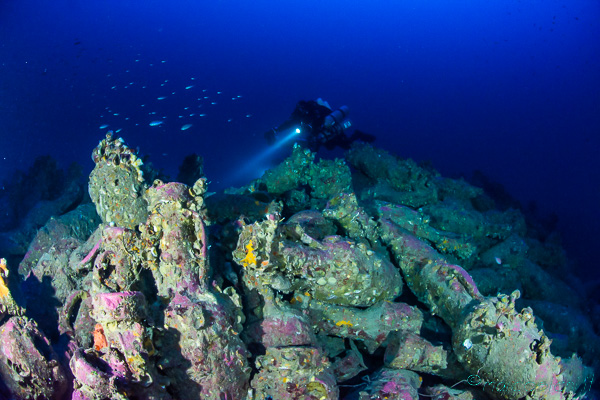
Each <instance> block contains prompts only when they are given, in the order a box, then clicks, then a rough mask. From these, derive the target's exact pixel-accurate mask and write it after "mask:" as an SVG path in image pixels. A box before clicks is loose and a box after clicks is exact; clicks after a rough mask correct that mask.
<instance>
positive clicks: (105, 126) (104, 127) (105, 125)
mask: <svg viewBox="0 0 600 400" xmlns="http://www.w3.org/2000/svg"><path fill="white" fill-rule="evenodd" d="M108 127H109V125H108V124H104V125H100V127H99V128H98V129H106V128H108Z"/></svg>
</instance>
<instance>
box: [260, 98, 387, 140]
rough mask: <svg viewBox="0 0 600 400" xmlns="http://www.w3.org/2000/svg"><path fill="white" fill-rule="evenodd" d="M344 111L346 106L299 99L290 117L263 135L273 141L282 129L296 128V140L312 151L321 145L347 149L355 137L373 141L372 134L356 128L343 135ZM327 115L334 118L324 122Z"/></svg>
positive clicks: (345, 115) (345, 111)
mask: <svg viewBox="0 0 600 400" xmlns="http://www.w3.org/2000/svg"><path fill="white" fill-rule="evenodd" d="M319 100H320V99H319ZM347 112H348V108H347V107H341V108H340V109H337V110H335V111H332V110H331V108H329V107H327V106H325V105H323V103H322V102H321V103H320V102H318V101H315V100H309V101H305V100H301V101H299V102H298V104H296V108H295V109H294V111H293V112H292V115H291V116H290V118H289V119H288V120H287V121H285V122H284V123H283V124H281V125H279V126H278V127H276V128H273V129H271V130H270V131H268V132H267V133H265V137H266V139H267V142H268V143H269V144H273V143H274V142H275V141H276V140H277V138H278V137H279V136H280V135H281V133H282V132H285V131H287V130H290V129H294V128H299V129H300V131H301V136H300V137H299V138H298V140H297V141H303V142H304V143H305V144H306V146H307V147H308V148H309V149H311V150H312V151H317V150H318V149H319V147H321V146H325V147H326V148H327V149H329V150H332V149H334V148H335V147H341V148H342V149H346V150H347V149H349V148H350V145H351V144H352V142H354V141H355V140H362V141H365V142H372V141H374V140H375V137H374V136H372V135H369V134H366V133H363V132H360V131H358V130H356V131H355V132H354V134H352V136H350V137H348V136H346V135H345V134H344V129H345V127H347V126H349V125H350V124H349V123H348V125H347V126H344V125H343V122H344V120H345V119H346V117H347ZM329 115H331V116H332V117H333V116H334V115H337V119H336V117H334V118H333V119H331V118H329V124H328V123H326V122H325V121H326V118H327V117H328V116H329ZM332 123H333V125H332Z"/></svg>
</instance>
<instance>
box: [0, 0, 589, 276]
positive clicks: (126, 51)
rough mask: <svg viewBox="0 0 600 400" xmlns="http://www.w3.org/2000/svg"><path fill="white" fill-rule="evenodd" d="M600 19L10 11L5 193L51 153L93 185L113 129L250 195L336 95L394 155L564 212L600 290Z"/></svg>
mask: <svg viewBox="0 0 600 400" xmlns="http://www.w3.org/2000/svg"><path fill="white" fill-rule="evenodd" d="M599 21H600V3H599V2H598V1H586V0H569V1H564V0H562V1H553V0H548V1H515V0H503V1H499V0H489V1H451V2H450V1H424V0H419V1H415V0H406V1H377V0H375V1H338V0H335V1H315V0H302V1H296V0H286V1H265V0H256V1H241V0H235V1H234V0H222V1H168V2H167V1H153V0H145V1H115V0H106V1H90V0H85V1H79V0H69V1H65V0H57V1H32V0H19V1H8V0H4V1H2V2H0V180H2V179H5V178H7V177H9V176H10V175H11V174H12V171H14V170H15V169H17V168H19V169H27V168H28V167H29V166H30V165H31V163H32V161H33V159H34V158H35V156H37V155H40V154H46V153H49V154H52V155H53V156H54V157H56V158H57V159H59V160H60V162H61V165H64V166H66V165H68V163H70V162H71V161H78V162H79V163H81V164H82V165H83V166H84V168H85V171H86V173H87V172H88V171H90V170H91V168H92V167H93V164H92V161H91V159H90V153H91V150H92V148H93V147H94V146H95V145H96V144H97V143H98V141H99V140H100V139H101V138H102V137H103V134H104V132H105V131H106V130H101V129H99V127H100V126H101V125H104V124H109V125H110V128H111V129H119V128H121V129H122V131H121V132H119V134H118V135H119V136H123V137H124V138H125V140H126V142H127V143H129V144H131V145H132V146H134V147H136V146H139V147H140V151H141V153H143V154H149V155H150V156H151V159H152V161H153V163H154V165H155V166H157V167H161V168H163V169H164V171H165V172H166V173H168V174H170V175H171V176H172V177H173V178H174V177H175V176H176V174H177V166H178V165H179V164H180V162H181V160H182V158H183V157H184V156H185V155H187V154H189V153H192V152H196V153H198V154H200V155H202V156H203V157H204V159H205V172H206V174H207V176H208V178H209V179H210V181H211V182H212V184H211V185H212V188H213V189H218V188H222V187H225V186H227V185H234V184H235V185H239V184H242V183H244V182H246V181H247V180H249V179H252V178H255V177H258V176H259V175H260V174H261V172H262V171H263V170H264V169H265V168H267V167H269V166H271V165H272V164H273V162H275V161H274V160H271V161H270V163H269V161H268V160H265V161H264V162H261V163H258V164H255V165H252V166H251V167H248V162H249V160H251V159H253V158H254V157H255V156H256V155H257V154H260V153H261V152H262V151H264V150H265V148H266V143H265V142H264V140H263V137H262V133H263V132H264V131H266V130H267V129H269V128H271V127H272V126H275V125H277V124H279V123H281V122H282V121H283V120H285V119H286V118H287V116H288V115H289V114H290V113H291V111H292V110H293V108H294V105H295V103H296V102H297V101H298V100H300V99H306V100H308V99H314V98H317V97H323V98H324V99H326V100H328V101H329V102H330V103H331V105H332V106H334V107H336V106H340V105H343V104H346V105H348V106H349V108H350V110H351V116H352V121H353V123H354V127H356V128H358V129H361V130H363V131H365V132H368V133H371V134H374V135H376V136H377V142H376V145H378V146H380V147H383V148H385V149H387V150H389V151H390V152H393V153H395V154H398V155H400V156H402V157H410V158H413V159H415V160H417V161H424V160H431V161H432V163H433V165H434V167H435V168H437V169H438V170H439V171H440V172H441V173H442V174H443V175H446V176H453V177H456V176H459V175H460V174H464V175H465V176H470V175H471V174H472V172H473V171H474V170H481V171H483V172H484V173H485V174H486V175H488V176H489V177H491V178H492V179H493V180H495V181H497V182H499V183H501V184H503V185H504V186H505V187H506V188H507V189H508V191H509V192H510V193H511V194H512V195H513V196H514V197H515V198H516V199H518V200H519V201H521V203H522V204H523V205H526V204H528V203H530V202H536V204H537V206H538V209H539V210H540V212H541V213H549V212H555V213H556V214H557V215H558V216H559V227H560V229H561V232H562V235H563V240H564V242H565V244H566V246H567V248H568V250H569V252H570V256H571V257H572V258H575V259H577V260H578V261H579V262H580V267H581V268H582V269H581V271H583V274H584V275H588V276H590V277H599V276H600V271H598V270H600V268H598V264H599V263H598V261H596V260H597V256H596V251H597V243H598V240H599V239H600V207H599V206H600V156H599V153H600V24H599ZM192 78H194V79H192ZM165 81H166V82H165ZM161 84H164V85H163V86H161ZM191 85H194V86H193V87H192V88H190V89H185V88H186V87H187V86H191ZM143 86H146V87H145V88H143ZM173 92H175V94H172V93H173ZM217 92H221V93H220V94H218V93H217ZM162 96H166V98H165V99H163V100H158V97H162ZM205 96H206V97H208V98H206V99H205V98H204V97H205ZM238 96H241V97H238ZM213 102H215V103H216V104H212V103H213ZM142 104H144V105H145V106H144V107H142V106H141V105H142ZM185 107H189V108H188V109H187V110H186V109H185ZM109 111H110V112H109ZM149 112H156V114H150V115H149V114H148V113H149ZM115 113H116V114H119V115H114V114H115ZM189 114H195V115H193V116H189ZM199 114H206V115H205V116H199ZM180 115H181V116H182V117H183V118H179V116H180ZM163 117H165V118H163ZM126 118H128V119H126ZM155 120H162V121H164V122H163V124H162V125H160V126H157V127H151V126H149V123H150V122H151V121H155ZM136 124H138V125H137V126H136ZM185 124H193V126H192V127H191V128H189V129H187V130H185V131H182V130H181V127H182V126H183V125H185ZM240 171H242V172H243V173H241V174H240ZM234 177H235V179H234Z"/></svg>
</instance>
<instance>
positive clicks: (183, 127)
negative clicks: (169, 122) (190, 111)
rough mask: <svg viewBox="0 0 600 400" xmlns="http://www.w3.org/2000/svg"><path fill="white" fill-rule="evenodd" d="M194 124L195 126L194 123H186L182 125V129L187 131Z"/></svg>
mask: <svg viewBox="0 0 600 400" xmlns="http://www.w3.org/2000/svg"><path fill="white" fill-rule="evenodd" d="M192 126H193V124H185V125H183V126H182V127H181V130H182V131H186V130H188V129H190V128H191V127H192Z"/></svg>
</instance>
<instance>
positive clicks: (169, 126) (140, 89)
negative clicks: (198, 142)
mask: <svg viewBox="0 0 600 400" xmlns="http://www.w3.org/2000/svg"><path fill="white" fill-rule="evenodd" d="M134 62H135V63H136V64H135V65H136V66H137V65H140V64H143V62H142V60H141V57H140V55H139V54H138V58H136V59H135V60H134ZM166 63H167V60H161V62H160V64H158V63H148V64H147V66H146V67H145V68H146V70H145V71H143V72H142V73H137V72H136V71H132V70H131V69H127V70H125V72H124V73H122V72H121V73H109V74H107V75H106V78H107V81H109V82H110V84H109V86H108V87H110V89H111V91H117V92H118V97H119V98H121V99H123V98H126V99H127V102H126V104H127V106H126V107H127V109H121V108H123V102H122V101H114V103H116V104H117V105H119V107H116V106H115V107H111V106H106V107H105V108H104V112H103V113H102V114H101V115H100V118H101V124H100V125H99V126H98V127H99V129H102V130H104V129H110V130H113V131H115V132H117V133H118V132H120V131H121V130H122V129H137V128H140V129H142V128H143V127H147V128H148V127H149V128H154V129H156V128H158V127H160V128H161V129H166V130H179V131H181V132H183V131H188V130H190V131H197V130H200V131H201V129H202V121H206V119H204V117H207V116H209V113H208V112H205V111H213V110H215V113H212V112H211V113H210V115H211V116H213V117H214V118H218V119H219V120H222V122H224V123H230V122H232V121H234V120H235V119H236V118H250V117H252V116H253V114H252V113H248V112H246V113H241V114H239V115H227V116H226V117H224V116H223V114H222V113H223V109H222V107H221V108H220V109H219V105H225V106H226V105H227V102H229V101H236V102H238V103H239V102H240V101H241V100H242V99H243V96H242V95H241V94H237V93H231V94H229V95H228V94H227V92H226V91H225V90H216V91H213V90H211V89H201V86H200V85H199V83H198V82H199V81H200V78H197V77H189V78H187V79H185V78H184V79H183V82H182V81H178V82H177V81H176V80H174V79H173V80H170V79H160V80H159V81H158V82H156V81H155V82H151V81H152V80H154V78H153V77H152V74H154V73H156V70H157V68H160V65H162V64H166ZM159 72H160V71H159ZM123 77H125V78H124V79H123ZM133 77H138V81H136V80H135V79H133ZM142 77H143V78H145V79H139V78H142ZM115 80H122V82H120V83H117V82H115ZM178 94H179V95H178ZM110 97H112V96H107V100H108V101H110V100H111V99H110ZM136 99H143V101H136ZM136 103H137V104H136ZM209 108H210V110H209ZM205 109H206V110H205ZM144 116H145V117H144ZM209 118H210V117H209Z"/></svg>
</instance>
